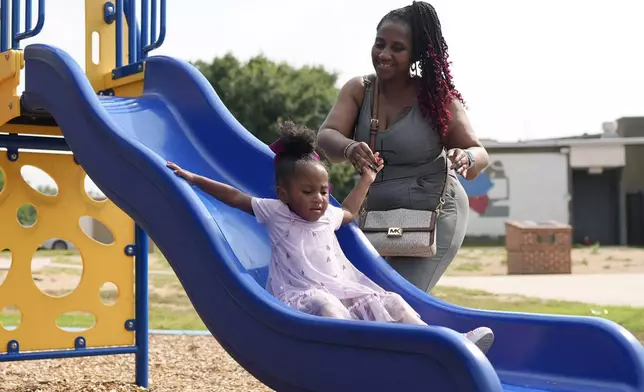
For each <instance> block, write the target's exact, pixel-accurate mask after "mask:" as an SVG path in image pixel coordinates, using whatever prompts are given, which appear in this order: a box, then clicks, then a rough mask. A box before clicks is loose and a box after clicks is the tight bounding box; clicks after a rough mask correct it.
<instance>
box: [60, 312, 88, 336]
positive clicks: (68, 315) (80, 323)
mask: <svg viewBox="0 0 644 392" xmlns="http://www.w3.org/2000/svg"><path fill="white" fill-rule="evenodd" d="M95 325H96V316H95V315H94V314H92V313H89V312H82V311H73V312H65V313H63V314H61V315H60V316H58V317H56V326H57V327H58V328H60V329H69V330H73V331H78V332H82V331H87V330H88V329H90V328H92V327H94V326H95Z"/></svg>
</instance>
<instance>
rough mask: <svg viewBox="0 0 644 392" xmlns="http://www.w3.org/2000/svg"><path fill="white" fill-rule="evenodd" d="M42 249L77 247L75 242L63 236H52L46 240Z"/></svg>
mask: <svg viewBox="0 0 644 392" xmlns="http://www.w3.org/2000/svg"><path fill="white" fill-rule="evenodd" d="M40 249H45V250H68V249H76V247H75V246H74V244H72V243H71V242H69V241H66V240H64V239H62V238H52V239H50V240H48V241H45V242H44V243H43V244H42V245H41V247H40Z"/></svg>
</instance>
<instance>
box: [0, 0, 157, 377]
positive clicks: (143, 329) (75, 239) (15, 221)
mask: <svg viewBox="0 0 644 392" xmlns="http://www.w3.org/2000/svg"><path fill="white" fill-rule="evenodd" d="M5 1H6V3H5ZM36 1H37V3H38V4H37V7H36V6H34V4H32V3H35V2H36ZM136 2H137V0H85V39H86V45H85V48H86V53H85V72H86V75H87V78H88V80H89V82H90V83H91V85H92V86H93V88H94V90H95V91H96V93H97V94H98V95H114V96H133V97H135V96H140V95H141V94H142V91H143V77H144V74H145V58H146V56H147V53H148V52H149V51H151V50H153V49H156V48H158V47H159V46H160V45H161V44H162V42H163V40H164V37H165V13H166V0H141V1H140V4H139V5H140V7H138V8H139V9H141V10H142V17H141V23H142V26H141V27H140V28H139V26H138V24H137V23H136V22H131V21H136V10H137V4H136ZM20 3H21V1H20V0H10V1H9V0H3V9H2V12H0V17H1V19H2V20H1V21H0V26H1V27H2V29H0V46H1V50H0V177H2V178H3V179H4V185H2V181H0V251H5V252H3V254H2V255H0V256H1V257H2V258H0V263H5V264H6V261H3V260H4V259H6V256H5V254H8V255H9V257H10V265H9V269H8V271H7V272H6V275H5V277H4V280H3V279H2V275H0V316H1V315H2V313H1V312H2V310H3V309H11V310H13V315H14V316H16V315H17V316H16V317H14V318H13V319H11V321H9V322H7V323H6V324H8V325H0V362H3V361H18V360H29V359H47V358H66V357H73V356H85V355H109V354H136V383H137V384H138V385H139V386H143V387H147V385H148V344H147V339H148V331H147V327H148V320H147V317H148V315H147V311H148V304H147V301H148V300H147V268H148V267H147V251H148V247H147V236H146V235H145V233H144V232H143V230H142V229H140V228H139V227H137V226H136V225H135V222H133V221H132V219H130V218H129V217H128V216H127V215H126V214H125V213H124V212H123V211H121V210H120V209H119V208H118V207H116V206H115V205H114V204H113V203H112V202H111V201H110V200H108V199H103V200H94V199H92V198H91V197H90V196H89V195H88V194H87V192H86V191H85V186H84V185H85V184H84V183H85V179H86V174H85V171H84V170H83V168H82V167H81V166H80V165H79V164H78V163H77V162H76V161H75V159H74V156H73V155H72V154H70V153H69V148H68V147H67V145H66V143H65V141H64V139H63V138H60V136H62V135H63V134H64V132H61V129H60V128H59V127H58V126H57V124H56V122H55V119H53V118H51V116H49V115H48V114H47V113H42V112H38V110H37V109H34V108H28V107H26V106H23V102H22V100H21V96H20V95H19V94H18V93H17V89H18V86H19V84H20V71H21V70H22V69H23V68H24V56H23V51H22V50H21V49H20V41H21V40H23V39H26V38H29V37H33V36H35V35H37V34H38V33H39V32H40V31H41V30H42V28H43V24H44V20H45V18H44V16H45V0H26V3H27V4H26V5H25V6H24V7H25V10H29V12H31V11H32V10H34V11H35V10H36V9H37V12H38V20H37V23H36V25H35V27H33V28H32V17H31V14H27V11H25V14H26V16H25V22H24V23H25V31H24V32H18V31H19V30H20V28H21V27H20V20H19V19H20V18H15V16H16V15H12V14H13V11H12V9H14V8H16V7H21V4H20ZM32 6H33V7H32ZM157 13H159V14H160V16H159V18H158V19H157ZM10 15H11V16H13V17H10ZM17 16H20V13H18V15H17ZM16 22H18V25H17V26H15V25H14V24H15V23H16ZM157 22H159V23H158V25H159V26H158V27H159V31H158V34H157ZM124 59H125V61H124ZM34 136H36V137H34ZM26 166H30V167H35V168H38V169H40V170H42V171H44V172H45V173H47V174H48V175H49V176H50V177H51V178H52V179H53V180H54V181H55V183H56V185H57V194H55V195H52V194H49V192H48V193H47V194H45V193H43V192H40V191H38V190H37V189H35V188H32V186H31V185H30V184H28V183H27V182H26V180H24V178H23V176H22V170H23V168H24V167H26ZM24 205H31V207H30V208H32V209H34V210H35V215H36V220H35V223H33V224H31V225H30V226H24V225H23V224H21V223H20V221H19V210H20V209H21V207H22V206H24ZM82 218H87V219H89V220H90V221H93V220H95V221H98V222H100V223H102V225H104V226H105V228H107V230H109V231H110V232H111V237H112V238H113V241H112V242H111V243H102V242H99V241H97V240H96V239H95V238H92V237H90V235H89V234H86V231H84V230H83V224H82V223H81V219H82ZM90 218H91V219H90ZM86 221H87V220H86ZM53 238H59V239H63V240H66V241H68V242H71V243H73V244H74V245H75V246H76V248H77V250H78V253H79V255H80V258H81V263H82V273H81V277H80V282H79V283H78V285H77V286H76V287H75V289H74V290H73V291H71V292H69V293H65V294H64V295H61V293H56V292H51V291H50V292H43V291H42V290H41V289H40V288H39V287H38V284H37V282H35V281H34V279H33V276H32V259H33V257H34V255H35V252H36V251H37V250H38V248H39V247H40V246H41V245H42V244H43V243H44V242H46V241H48V240H51V239H53ZM106 284H112V285H114V286H115V287H116V292H117V296H116V300H115V301H114V302H113V303H111V301H110V303H104V302H103V300H102V299H101V296H100V292H101V288H102V287H104V285H106ZM75 312H82V313H84V314H89V315H90V318H91V321H92V323H91V324H92V325H88V326H86V328H76V329H70V328H61V327H59V326H58V324H57V319H58V318H59V317H60V316H62V315H66V314H70V313H75ZM1 322H2V318H0V324H2V323H1ZM12 324H13V325H12Z"/></svg>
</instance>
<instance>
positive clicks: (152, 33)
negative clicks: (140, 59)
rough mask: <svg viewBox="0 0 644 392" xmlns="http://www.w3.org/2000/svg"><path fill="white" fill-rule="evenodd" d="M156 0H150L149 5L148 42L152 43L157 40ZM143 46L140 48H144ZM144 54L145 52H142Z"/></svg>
mask: <svg viewBox="0 0 644 392" xmlns="http://www.w3.org/2000/svg"><path fill="white" fill-rule="evenodd" d="M156 37H157V0H151V4H150V42H151V43H152V42H154V41H155V40H156V39H157V38H156ZM146 45H147V43H146V44H145V45H143V46H142V48H145V46H146ZM144 53H145V52H144Z"/></svg>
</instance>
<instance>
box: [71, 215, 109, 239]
mask: <svg viewBox="0 0 644 392" xmlns="http://www.w3.org/2000/svg"><path fill="white" fill-rule="evenodd" d="M78 224H79V225H80V228H81V230H83V233H85V235H86V236H88V237H89V238H91V239H93V240H94V241H96V242H99V243H101V244H103V245H111V244H113V243H114V234H112V231H111V230H110V229H108V228H107V226H105V224H103V222H101V221H99V220H98V219H94V218H92V217H91V216H87V215H85V216H81V217H80V219H78Z"/></svg>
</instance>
